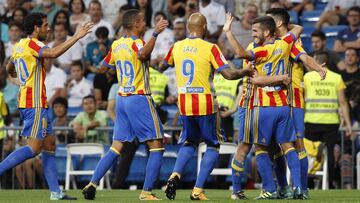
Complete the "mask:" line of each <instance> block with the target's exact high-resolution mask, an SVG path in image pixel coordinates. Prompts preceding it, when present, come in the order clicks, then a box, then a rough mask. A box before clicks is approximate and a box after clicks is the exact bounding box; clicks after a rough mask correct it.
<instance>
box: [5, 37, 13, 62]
mask: <svg viewBox="0 0 360 203" xmlns="http://www.w3.org/2000/svg"><path fill="white" fill-rule="evenodd" d="M14 45H15V44H12V43H11V42H10V41H9V42H7V43H5V57H6V58H9V57H11V55H12V52H13V48H14Z"/></svg>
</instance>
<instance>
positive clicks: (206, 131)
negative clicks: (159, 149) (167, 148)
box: [179, 113, 224, 146]
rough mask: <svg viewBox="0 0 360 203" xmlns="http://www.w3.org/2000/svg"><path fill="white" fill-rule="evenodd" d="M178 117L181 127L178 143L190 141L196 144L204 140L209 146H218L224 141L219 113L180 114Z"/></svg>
mask: <svg viewBox="0 0 360 203" xmlns="http://www.w3.org/2000/svg"><path fill="white" fill-rule="evenodd" d="M180 118H181V121H182V123H183V128H182V131H181V135H180V138H179V144H182V143H184V142H190V143H193V144H196V145H197V144H199V143H200V142H201V141H204V142H205V143H206V144H207V145H209V146H218V145H219V144H221V143H223V142H224V136H223V135H222V134H221V127H220V115H219V113H214V114H211V115H206V116H180Z"/></svg>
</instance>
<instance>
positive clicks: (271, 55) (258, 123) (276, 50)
mask: <svg viewBox="0 0 360 203" xmlns="http://www.w3.org/2000/svg"><path fill="white" fill-rule="evenodd" d="M232 20H233V18H232V17H231V14H228V15H227V22H226V23H225V26H224V31H225V32H226V35H227V37H228V39H229V41H230V44H231V45H232V46H233V47H234V49H235V52H236V53H237V54H238V55H239V56H240V57H241V58H244V59H247V60H254V62H255V67H256V70H257V71H258V74H259V75H258V76H255V78H254V79H253V82H254V84H256V85H257V86H256V91H255V95H254V106H256V107H255V108H254V110H253V114H252V123H253V129H252V131H253V142H254V144H255V150H256V159H257V163H258V169H259V173H260V174H261V176H262V177H263V182H264V190H265V192H264V193H263V194H262V195H260V196H259V197H258V198H259V199H268V198H277V192H276V185H275V182H274V181H273V178H272V170H271V161H270V157H269V155H268V154H267V150H266V146H267V145H268V144H269V142H270V140H271V138H272V137H275V139H276V141H277V143H279V144H281V146H282V148H283V150H284V151H285V154H286V157H287V161H288V165H289V166H290V171H291V176H292V181H293V184H294V188H295V193H294V198H300V196H301V184H300V164H299V159H298V157H297V154H296V152H295V150H294V148H293V145H292V143H291V142H292V141H294V140H295V132H294V129H293V124H292V122H291V120H290V108H289V107H288V101H287V95H286V93H287V92H286V88H284V87H283V86H281V85H279V84H278V83H277V82H276V83H273V82H271V80H270V79H272V78H273V77H276V76H277V75H279V74H284V73H286V68H285V67H287V65H288V63H289V55H290V50H291V47H292V45H293V43H294V41H295V40H296V37H295V36H294V35H293V33H294V34H295V35H296V36H297V37H299V36H300V34H301V32H302V27H300V26H295V25H293V29H292V30H291V32H290V33H288V34H287V36H286V37H284V38H283V39H275V37H274V34H275V28H276V26H275V22H274V20H273V19H272V18H271V17H261V18H258V19H256V20H255V21H254V23H253V36H254V39H255V42H257V43H258V44H262V46H259V47H256V48H254V49H253V50H251V51H245V50H244V49H243V48H242V47H241V45H240V44H239V43H238V42H237V41H236V39H235V38H234V36H233V35H232V33H231V31H230V26H231V22H232ZM269 84H270V85H269ZM237 153H238V152H237ZM233 165H235V166H237V167H238V169H241V168H242V167H243V166H242V163H239V162H235V161H234V162H233ZM233 168H236V167H233Z"/></svg>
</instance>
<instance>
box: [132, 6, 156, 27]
mask: <svg viewBox="0 0 360 203" xmlns="http://www.w3.org/2000/svg"><path fill="white" fill-rule="evenodd" d="M135 8H136V9H139V10H140V11H141V12H142V13H143V14H144V16H145V22H146V26H147V27H151V21H152V15H153V10H152V7H151V0H136V5H135Z"/></svg>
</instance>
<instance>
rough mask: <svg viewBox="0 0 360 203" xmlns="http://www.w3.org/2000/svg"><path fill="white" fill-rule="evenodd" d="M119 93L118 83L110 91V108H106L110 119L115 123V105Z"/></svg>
mask: <svg viewBox="0 0 360 203" xmlns="http://www.w3.org/2000/svg"><path fill="white" fill-rule="evenodd" d="M118 91H119V84H118V83H114V84H113V85H112V86H111V88H110V91H109V95H108V98H107V100H108V106H107V108H106V111H107V113H108V115H109V118H110V119H111V120H112V121H113V122H115V115H116V114H115V105H116V96H117V95H118Z"/></svg>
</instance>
